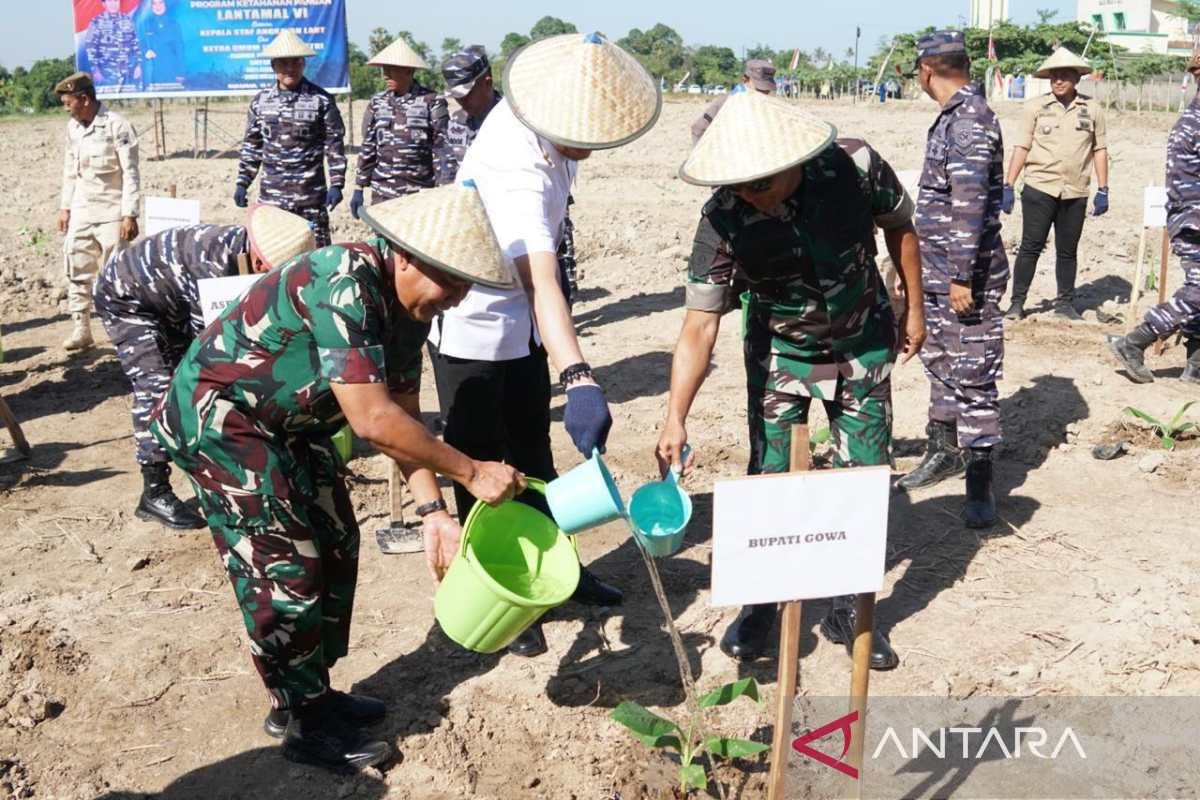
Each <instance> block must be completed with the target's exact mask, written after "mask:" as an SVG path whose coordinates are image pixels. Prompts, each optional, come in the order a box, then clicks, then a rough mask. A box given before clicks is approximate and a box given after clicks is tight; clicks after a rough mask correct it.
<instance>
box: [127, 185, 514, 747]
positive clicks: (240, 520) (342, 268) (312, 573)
mask: <svg viewBox="0 0 1200 800" xmlns="http://www.w3.org/2000/svg"><path fill="white" fill-rule="evenodd" d="M363 216H364V218H365V219H366V222H367V223H368V225H370V226H371V227H372V229H373V230H374V231H375V232H376V233H377V234H378V237H377V238H373V239H371V240H370V241H368V242H366V243H364V244H353V245H345V246H338V247H327V248H322V249H318V250H314V251H312V252H310V253H309V254H307V255H305V256H302V257H300V258H297V259H294V260H292V261H290V262H288V263H287V264H284V265H283V266H281V267H279V268H276V269H274V270H272V271H270V272H268V273H267V274H266V275H264V276H263V277H262V278H261V279H260V280H259V281H258V282H257V283H255V284H254V286H252V287H251V288H250V289H249V291H248V292H247V293H246V295H245V296H244V297H243V298H242V299H241V301H239V303H238V304H236V305H234V306H231V307H230V308H229V309H228V310H227V311H226V312H225V313H224V314H222V316H221V317H220V318H219V319H218V320H217V321H215V322H214V323H213V324H212V325H210V326H208V327H207V328H205V329H204V331H203V332H201V334H200V335H199V337H197V339H196V340H195V341H194V342H193V343H192V346H191V347H190V348H189V350H188V352H187V354H186V355H185V356H184V358H183V361H182V362H181V363H180V365H179V368H178V369H177V371H176V373H175V378H174V379H173V380H172V382H171V386H170V388H169V390H168V391H167V393H166V395H164V397H163V400H162V401H161V402H160V404H159V406H158V407H157V408H156V409H155V411H154V416H153V420H152V423H151V432H152V433H153V434H154V435H155V436H156V437H157V438H158V440H159V442H160V443H161V444H162V446H163V447H164V448H165V449H166V450H167V452H168V453H170V455H171V458H172V459H173V460H174V461H175V463H176V464H177V465H178V466H179V467H180V468H182V469H184V470H185V471H186V472H187V473H188V476H189V477H190V478H191V481H192V484H193V486H194V487H195V489H196V494H197V497H198V498H199V500H200V506H201V508H202V509H203V510H204V514H205V516H206V517H207V519H208V524H209V526H210V527H211V529H212V532H213V539H214V542H215V544H216V546H217V550H218V551H219V552H220V555H221V557H222V559H223V561H224V563H225V568H226V570H227V572H228V573H229V577H230V581H231V582H232V584H233V588H234V594H235V595H236V597H237V600H238V604H239V606H240V607H241V610H242V616H243V620H244V622H245V625H246V629H247V632H248V633H249V636H250V642H251V653H252V657H253V660H254V663H255V666H256V667H257V669H258V672H259V674H260V675H261V677H262V679H263V683H264V684H265V686H266V688H267V691H268V692H269V693H270V695H271V705H272V708H271V711H270V713H269V714H268V716H267V719H266V721H265V723H264V728H265V730H266V731H267V733H269V734H271V735H273V736H283V738H284V745H283V751H284V755H285V756H286V757H288V758H290V759H292V760H296V761H302V762H306V763H314V764H317V765H320V766H325V767H330V768H344V767H363V766H369V765H373V764H377V763H380V762H381V761H383V760H384V759H386V758H387V756H388V754H389V750H390V748H389V747H388V745H387V744H386V743H384V742H382V741H375V740H372V739H371V738H370V737H369V736H368V735H367V734H366V732H365V728H366V727H368V726H370V725H373V724H376V723H378V722H380V721H381V720H382V718H383V716H384V713H385V709H384V707H383V704H382V703H381V702H380V701H378V700H374V699H371V698H366V697H360V696H356V695H350V694H344V693H341V692H335V691H332V690H331V689H330V680H329V670H330V667H332V666H333V664H334V663H335V662H336V661H337V660H338V659H339V658H341V657H342V656H344V655H346V652H347V645H348V643H349V635H350V617H351V611H352V608H353V603H354V591H355V584H356V582H357V571H358V550H359V530H358V523H357V522H356V520H355V513H354V506H353V504H352V502H351V500H350V495H349V492H348V490H347V488H346V484H345V481H344V480H343V478H342V476H341V473H340V463H339V460H338V456H337V455H336V450H335V449H334V446H333V443H332V442H331V440H330V437H331V436H332V435H333V434H334V433H335V432H336V431H337V430H338V429H339V428H340V427H341V426H342V425H343V423H345V422H347V421H348V422H349V424H350V425H351V427H352V428H353V429H354V432H355V433H356V434H357V435H358V436H360V437H361V438H363V439H365V440H367V441H368V442H370V443H371V444H373V445H374V446H375V447H376V448H378V449H379V450H380V451H381V452H383V453H385V454H387V455H388V456H389V457H391V458H393V459H395V460H396V461H397V462H398V463H399V464H400V465H401V471H402V472H403V473H404V475H405V477H406V479H407V480H408V483H409V487H410V488H411V490H412V493H413V496H414V497H415V498H416V500H417V502H418V503H421V504H423V505H425V506H432V507H433V508H432V509H431V510H429V511H427V512H422V513H423V514H424V515H425V516H424V519H423V523H424V524H423V528H424V534H425V550H426V557H427V559H428V560H429V562H430V566H431V569H433V571H434V575H435V577H437V578H440V577H441V575H442V574H443V573H444V571H445V569H446V567H447V566H448V565H449V562H450V559H451V558H452V557H453V554H454V552H455V551H456V549H457V547H458V544H459V538H460V529H459V526H458V523H457V522H456V521H455V520H453V519H452V518H451V517H450V516H449V515H448V514H447V513H446V511H445V509H446V506H445V502H444V501H443V500H442V498H441V491H440V489H439V488H438V485H437V479H436V477H435V475H434V472H435V471H436V472H438V473H440V474H443V475H446V476H447V477H450V478H452V479H454V480H458V481H463V482H464V483H466V484H467V485H468V486H470V487H471V491H472V492H473V493H474V494H475V495H476V496H477V497H479V498H480V499H481V500H483V501H485V502H488V503H493V504H495V503H499V502H503V501H505V500H507V499H509V498H511V497H512V496H513V494H514V493H515V492H517V491H520V490H521V489H522V488H523V486H524V481H523V478H522V477H521V475H520V473H518V472H517V471H516V470H514V469H512V468H511V467H508V466H506V465H504V464H499V463H494V462H483V461H475V460H473V459H470V458H468V457H466V456H464V455H463V454H462V453H460V452H458V451H457V450H455V449H454V448H452V447H449V446H448V445H446V444H443V443H442V442H440V441H439V440H437V439H435V438H434V437H432V436H431V435H429V433H428V432H426V430H425V428H424V426H423V425H421V423H420V407H419V403H418V402H417V397H418V388H419V382H420V372H421V358H420V348H421V346H422V345H423V344H424V341H425V337H426V335H427V332H428V329H429V321H430V320H431V319H432V318H433V317H434V316H435V315H436V314H437V313H439V312H441V311H443V310H445V309H447V308H449V307H452V306H453V305H455V304H457V303H458V302H460V301H461V300H462V298H463V297H464V296H465V295H466V293H467V291H468V289H469V288H470V285H471V283H473V282H476V281H479V282H485V283H487V284H488V285H491V286H496V287H501V288H508V287H510V286H511V285H512V284H513V278H512V275H511V273H510V272H509V271H508V270H507V269H505V267H504V265H503V263H502V262H501V260H500V254H499V250H498V247H497V245H496V243H495V237H494V235H493V234H492V233H491V229H490V228H489V227H488V224H487V220H486V216H485V214H484V211H483V207H482V204H481V203H480V201H479V199H478V194H477V193H476V192H475V190H474V189H472V188H467V187H461V186H453V187H445V188H442V189H438V190H436V191H432V192H428V193H422V194H421V195H416V196H412V197H405V198H400V199H397V200H393V201H391V202H390V203H387V204H381V205H380V206H378V207H376V209H373V210H372V211H371V212H369V213H368V212H365V211H364V214H363ZM413 220H416V222H413ZM451 231H452V232H453V233H454V235H453V236H450V235H448V234H449V233H450V232H451ZM409 247H411V248H412V249H413V250H414V251H418V250H419V251H420V252H422V253H423V254H425V255H423V256H422V257H421V258H420V259H418V258H416V257H415V256H413V255H410V254H409V251H408V250H407V249H406V248H409ZM451 265H457V266H451Z"/></svg>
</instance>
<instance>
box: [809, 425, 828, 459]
mask: <svg viewBox="0 0 1200 800" xmlns="http://www.w3.org/2000/svg"><path fill="white" fill-rule="evenodd" d="M832 438H833V434H832V433H831V432H830V430H829V428H828V427H825V428H817V429H816V430H815V431H813V433H812V436H810V437H809V439H808V450H809V452H811V453H815V452H817V448H818V447H820V446H821V445H823V444H825V443H826V442H828V441H829V440H830V439H832Z"/></svg>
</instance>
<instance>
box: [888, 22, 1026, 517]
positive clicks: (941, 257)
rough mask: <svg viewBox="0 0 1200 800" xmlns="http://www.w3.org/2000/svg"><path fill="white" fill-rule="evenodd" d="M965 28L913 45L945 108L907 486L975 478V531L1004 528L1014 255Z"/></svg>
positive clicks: (931, 177) (926, 235) (926, 250)
mask: <svg viewBox="0 0 1200 800" xmlns="http://www.w3.org/2000/svg"><path fill="white" fill-rule="evenodd" d="M970 66H971V62H970V60H969V59H968V57H967V49H966V45H965V44H964V41H963V35H962V33H961V32H960V31H938V32H936V33H932V34H930V35H928V36H925V37H924V38H922V39H921V40H920V41H919V42H918V43H917V63H916V69H917V72H918V80H919V81H920V84H921V88H922V89H924V91H925V93H926V94H928V95H929V96H930V97H931V98H933V99H934V100H935V101H937V102H938V103H939V104H940V105H941V107H942V108H941V113H940V114H938V117H937V119H936V120H935V121H934V123H933V126H932V127H930V129H929V141H928V144H927V145H926V148H925V168H924V170H923V172H922V173H921V191H920V194H919V195H918V198H917V234H918V235H919V236H920V239H921V265H922V277H923V283H924V287H925V322H926V325H927V327H928V332H929V338H928V339H926V341H925V347H924V349H922V350H921V362H922V363H923V364H924V365H925V375H926V377H927V378H929V423H928V425H927V426H926V428H925V432H926V433H927V434H928V435H929V442H928V446H927V450H926V454H925V460H924V461H922V462H921V464H920V466H918V467H917V468H916V469H914V470H913V471H912V472H910V473H908V474H907V475H905V476H904V477H903V478H901V479H900V481H899V482H898V483H899V486H901V487H902V488H905V489H914V488H917V487H920V486H930V485H932V484H935V483H937V482H938V481H941V480H943V479H945V478H948V477H950V476H951V475H957V474H959V473H961V472H963V471H964V470H965V471H966V473H967V481H966V483H967V505H966V510H965V519H966V523H967V526H968V527H971V528H984V527H987V526H989V525H991V524H993V523H994V522H995V520H996V508H995V501H994V499H993V496H992V451H993V448H994V447H995V446H996V445H998V444H999V443H1000V441H1001V435H1000V391H999V389H998V388H997V387H996V381H997V380H998V379H999V378H1000V377H1002V374H1003V360H1004V330H1003V326H1004V316H1003V314H1002V313H1001V311H1000V306H999V303H1000V299H1001V298H1002V297H1003V296H1004V290H1005V287H1006V286H1007V284H1008V257H1007V256H1006V255H1005V252H1004V242H1003V241H1002V240H1001V238H1000V205H1001V200H1002V198H1003V193H1004V142H1003V140H1002V138H1001V135H1000V123H999V122H998V121H997V120H996V115H995V114H993V113H992V110H991V109H990V108H989V107H988V104H987V99H986V98H985V96H984V94H983V91H982V90H981V89H979V87H977V86H973V85H972V84H971V83H970V82H969V81H970V79H969V75H970Z"/></svg>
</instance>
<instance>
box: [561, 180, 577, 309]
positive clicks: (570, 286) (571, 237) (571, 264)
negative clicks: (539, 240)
mask: <svg viewBox="0 0 1200 800" xmlns="http://www.w3.org/2000/svg"><path fill="white" fill-rule="evenodd" d="M572 202H573V201H572V200H571V199H570V198H568V199H567V207H568V208H570V204H571V203H572ZM557 255H558V278H559V281H560V282H561V283H562V290H563V294H564V295H566V297H567V305H572V304H573V303H574V302H575V296H576V295H577V294H578V293H579V261H578V259H577V258H576V255H575V223H573V222H572V221H571V218H570V217H564V218H563V229H562V242H560V243H559V245H558V254H557Z"/></svg>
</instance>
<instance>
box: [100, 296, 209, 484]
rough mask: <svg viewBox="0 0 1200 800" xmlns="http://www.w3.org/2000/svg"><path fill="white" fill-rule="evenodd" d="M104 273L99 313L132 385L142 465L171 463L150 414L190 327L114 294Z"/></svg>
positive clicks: (184, 348) (185, 343) (182, 350)
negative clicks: (152, 427) (153, 430)
mask: <svg viewBox="0 0 1200 800" xmlns="http://www.w3.org/2000/svg"><path fill="white" fill-rule="evenodd" d="M110 288H111V287H110V285H109V284H108V283H107V282H106V281H105V280H104V278H103V277H101V279H100V281H99V282H98V283H97V284H96V291H95V303H96V313H97V314H98V315H99V316H100V321H101V322H103V323H104V330H105V331H107V332H108V338H109V339H112V343H113V346H114V347H115V348H116V349H117V358H118V359H119V360H120V362H121V369H122V370H123V371H124V372H125V377H126V378H128V379H129V384H130V386H132V387H133V408H132V410H131V411H132V416H133V441H134V444H135V445H136V447H137V462H138V463H139V464H161V463H166V462H167V461H170V457H169V456H168V455H167V452H166V450H164V449H163V447H162V445H160V444H159V443H158V440H157V439H155V438H154V436H152V435H151V434H150V412H151V411H153V410H154V406H155V404H156V403H158V400H159V398H160V397H162V396H163V394H164V393H165V392H166V391H167V387H168V386H170V384H171V375H173V374H174V372H175V368H176V367H177V366H179V362H180V361H181V360H182V359H183V354H184V353H186V352H187V349H188V346H189V345H190V344H191V343H192V337H191V334H190V332H188V331H187V330H186V327H182V328H181V327H178V326H172V325H170V324H164V321H163V320H162V319H159V318H158V317H156V316H155V315H153V314H148V313H146V312H145V310H144V309H139V308H137V307H136V305H135V304H133V303H131V302H129V301H128V300H126V299H122V298H116V297H114V296H113V295H112V293H111V292H110V291H109V289H110Z"/></svg>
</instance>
